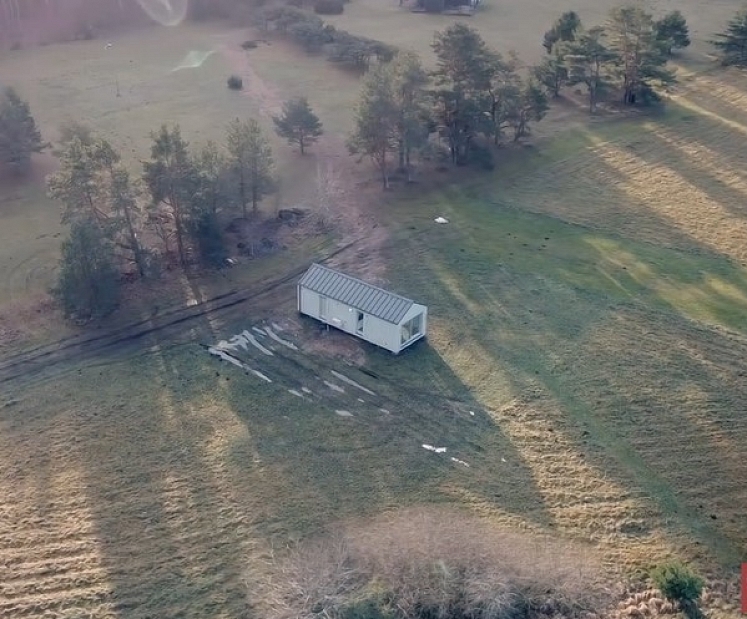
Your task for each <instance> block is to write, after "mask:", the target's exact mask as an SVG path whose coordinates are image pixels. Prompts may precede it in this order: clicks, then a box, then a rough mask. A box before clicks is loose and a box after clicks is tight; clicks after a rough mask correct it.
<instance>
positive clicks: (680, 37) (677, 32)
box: [654, 11, 690, 55]
mask: <svg viewBox="0 0 747 619" xmlns="http://www.w3.org/2000/svg"><path fill="white" fill-rule="evenodd" d="M654 30H655V32H656V40H657V41H659V42H660V43H661V44H662V45H663V46H664V48H665V49H666V51H667V54H668V55H671V54H672V51H673V50H675V49H683V48H685V47H687V46H689V45H690V30H689V28H688V27H687V21H686V20H685V16H684V15H683V14H682V13H681V12H680V11H672V12H671V13H667V14H666V15H665V16H664V17H662V18H661V19H659V20H657V21H655V22H654Z"/></svg>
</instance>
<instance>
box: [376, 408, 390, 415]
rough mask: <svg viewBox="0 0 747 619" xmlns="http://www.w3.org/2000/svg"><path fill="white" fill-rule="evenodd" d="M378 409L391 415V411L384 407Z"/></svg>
mask: <svg viewBox="0 0 747 619" xmlns="http://www.w3.org/2000/svg"><path fill="white" fill-rule="evenodd" d="M379 410H380V411H381V412H382V413H384V414H385V415H391V413H390V412H389V411H388V410H387V409H385V408H380V409H379Z"/></svg>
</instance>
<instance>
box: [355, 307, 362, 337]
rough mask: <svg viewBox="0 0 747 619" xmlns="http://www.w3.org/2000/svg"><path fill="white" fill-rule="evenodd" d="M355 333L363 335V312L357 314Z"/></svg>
mask: <svg viewBox="0 0 747 619" xmlns="http://www.w3.org/2000/svg"><path fill="white" fill-rule="evenodd" d="M355 332H356V333H358V334H359V335H363V312H358V322H357V323H356V326H355Z"/></svg>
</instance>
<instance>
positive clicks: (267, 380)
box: [245, 366, 272, 383]
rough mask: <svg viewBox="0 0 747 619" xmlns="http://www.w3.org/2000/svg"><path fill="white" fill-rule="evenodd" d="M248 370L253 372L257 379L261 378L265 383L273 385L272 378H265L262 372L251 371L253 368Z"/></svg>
mask: <svg viewBox="0 0 747 619" xmlns="http://www.w3.org/2000/svg"><path fill="white" fill-rule="evenodd" d="M245 367H246V366H245ZM247 369H248V370H249V371H250V372H251V373H252V374H254V375H255V376H256V377H257V378H261V379H262V380H264V381H266V382H268V383H271V382H272V379H271V378H268V377H267V376H265V375H264V374H262V372H260V371H259V370H253V369H251V368H247Z"/></svg>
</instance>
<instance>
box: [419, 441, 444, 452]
mask: <svg viewBox="0 0 747 619" xmlns="http://www.w3.org/2000/svg"><path fill="white" fill-rule="evenodd" d="M423 449H427V450H428V451H432V452H433V453H437V454H442V453H446V447H434V446H433V445H428V444H426V443H423Z"/></svg>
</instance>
